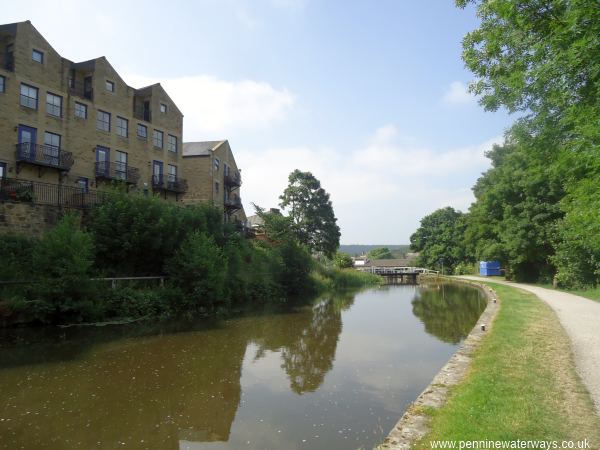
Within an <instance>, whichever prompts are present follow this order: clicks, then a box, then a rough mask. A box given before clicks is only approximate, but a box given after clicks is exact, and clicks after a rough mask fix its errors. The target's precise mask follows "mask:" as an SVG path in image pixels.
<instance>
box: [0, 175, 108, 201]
mask: <svg viewBox="0 0 600 450" xmlns="http://www.w3.org/2000/svg"><path fill="white" fill-rule="evenodd" d="M105 198H106V196H105V194H104V193H102V192H97V191H90V190H88V189H82V188H80V187H74V186H65V185H60V184H50V183H40V182H37V181H25V180H17V179H13V178H0V202H20V203H33V204H38V205H53V206H65V207H71V208H89V207H91V206H94V205H97V204H99V203H102V202H103V201H104V200H105Z"/></svg>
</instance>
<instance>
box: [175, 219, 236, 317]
mask: <svg viewBox="0 0 600 450" xmlns="http://www.w3.org/2000/svg"><path fill="white" fill-rule="evenodd" d="M167 273H168V274H169V277H170V281H171V283H172V284H173V285H175V286H177V287H178V288H179V289H181V291H182V293H183V298H182V299H181V304H180V305H179V309H182V310H186V311H196V310H198V309H200V308H212V307H214V306H215V305H217V304H218V303H220V302H223V301H224V293H225V282H226V278H227V259H226V258H225V256H224V255H223V251H222V249H221V248H219V246H218V245H217V244H216V242H215V240H214V239H213V238H212V237H211V236H208V235H206V234H204V233H201V232H198V231H195V232H193V233H192V234H191V235H190V236H188V237H187V238H186V239H185V241H183V243H182V244H181V247H180V248H179V250H177V252H176V253H175V256H174V257H173V258H172V259H171V260H170V261H169V263H168V265H167Z"/></svg>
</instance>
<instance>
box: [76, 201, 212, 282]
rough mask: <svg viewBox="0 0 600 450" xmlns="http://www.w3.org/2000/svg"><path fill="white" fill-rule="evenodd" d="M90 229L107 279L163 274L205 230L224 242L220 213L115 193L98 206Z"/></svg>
mask: <svg viewBox="0 0 600 450" xmlns="http://www.w3.org/2000/svg"><path fill="white" fill-rule="evenodd" d="M87 227H88V229H89V231H90V232H91V233H92V234H93V235H94V241H95V244H96V254H97V259H96V266H97V269H99V270H100V271H102V272H103V273H105V274H107V275H115V274H124V275H127V276H138V275H139V276H141V275H159V274H162V273H164V263H165V261H167V260H168V259H169V258H171V257H172V256H173V254H174V253H175V251H176V250H177V249H178V248H179V246H180V245H181V243H182V242H183V240H184V239H185V238H186V237H187V236H188V235H189V234H190V233H192V232H194V231H200V232H203V233H206V234H208V235H210V236H213V237H214V238H215V239H220V240H222V232H223V231H222V224H221V213H220V212H219V210H218V209H216V208H214V207H212V206H208V205H200V206H193V207H187V208H181V207H180V206H178V205H175V204H173V203H167V202H164V201H161V200H160V199H158V198H155V197H144V196H141V195H127V194H124V193H113V194H112V195H111V197H110V201H108V202H105V203H102V204H101V205H99V206H97V207H96V208H94V210H93V211H92V213H91V215H90V217H89V220H87Z"/></svg>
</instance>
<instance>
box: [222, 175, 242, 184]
mask: <svg viewBox="0 0 600 450" xmlns="http://www.w3.org/2000/svg"><path fill="white" fill-rule="evenodd" d="M224 181H225V186H229V187H231V188H239V187H240V186H241V185H242V176H241V175H240V173H239V172H236V173H234V174H233V175H225V180H224Z"/></svg>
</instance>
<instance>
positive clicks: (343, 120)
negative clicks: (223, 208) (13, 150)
mask: <svg viewBox="0 0 600 450" xmlns="http://www.w3.org/2000/svg"><path fill="white" fill-rule="evenodd" d="M102 5H103V6H102V8H99V6H98V3H91V2H90V3H87V2H84V1H75V0H56V1H54V2H40V1H29V0H21V1H20V2H18V4H17V3H16V2H15V3H13V4H12V5H11V8H10V9H8V10H7V11H5V12H4V13H3V16H4V19H3V22H5V23H8V22H14V21H21V20H27V19H29V20H31V21H32V23H33V25H34V26H36V27H37V28H38V30H39V31H40V32H41V33H42V34H44V36H45V37H46V38H47V39H48V40H49V42H50V43H51V44H52V45H53V46H54V47H55V49H56V50H57V51H58V52H59V53H61V54H62V55H63V56H65V57H67V58H69V59H73V60H85V59H91V58H93V57H97V56H101V55H104V56H106V57H107V58H108V60H109V61H110V62H111V63H112V64H113V66H114V67H115V68H116V70H117V71H118V72H119V73H121V75H122V76H123V77H124V79H125V81H127V82H128V83H129V84H131V85H132V86H134V87H139V86H142V85H144V84H148V83H150V82H155V81H160V82H161V83H162V84H163V86H165V88H166V89H167V91H168V92H169V93H170V95H171V96H172V97H173V99H174V100H175V102H176V103H177V104H178V105H179V106H180V109H182V111H183V113H184V115H185V119H184V127H185V128H184V141H196V140H213V139H224V138H225V139H229V141H230V144H231V146H232V149H233V151H234V154H235V155H236V160H237V163H238V166H240V167H242V169H243V170H242V174H243V181H244V184H243V186H242V191H241V194H242V198H243V200H244V204H245V206H246V211H247V213H248V214H251V213H252V207H251V202H254V203H257V204H259V205H261V206H264V207H272V206H276V204H277V203H278V198H277V197H278V196H279V195H280V193H281V192H282V191H283V189H284V188H285V185H286V180H287V175H288V174H289V172H291V171H292V170H293V169H295V168H298V169H300V170H305V171H312V172H313V173H314V174H315V176H317V178H319V179H320V180H321V183H322V185H323V187H324V188H325V189H326V190H327V191H328V192H330V194H331V199H332V201H333V205H334V209H335V212H336V215H337V217H338V219H339V225H340V227H341V231H342V243H347V244H350V243H363V244H368V243H388V244H402V243H407V242H408V239H409V236H410V234H411V233H412V232H414V230H415V229H416V227H417V226H418V223H419V220H420V218H421V217H422V216H423V215H424V214H427V213H429V212H432V211H433V210H435V209H436V208H439V207H442V206H447V205H450V206H453V207H456V208H459V209H462V210H466V209H467V208H468V205H469V203H470V202H471V201H472V199H473V197H472V194H471V190H470V188H471V186H472V185H473V183H474V181H475V180H476V179H477V177H478V176H479V174H480V173H481V172H482V171H484V170H485V169H486V168H487V167H488V162H487V160H486V159H485V158H484V157H483V153H484V151H485V150H487V149H489V148H490V147H491V145H492V143H493V142H499V141H500V140H501V137H502V134H503V132H504V130H505V129H506V128H507V127H508V125H509V124H510V122H511V121H512V118H509V117H508V116H507V114H505V113H503V112H496V113H486V112H484V111H483V110H482V109H481V107H479V106H478V105H477V103H476V100H475V99H473V98H472V97H471V96H470V95H469V94H467V93H466V91H465V87H466V84H467V83H468V82H469V81H470V80H471V79H472V76H471V74H470V73H469V72H468V71H467V70H466V69H465V68H464V64H463V62H462V60H461V59H460V54H461V39H462V37H463V36H464V34H465V33H466V32H468V31H469V30H472V29H474V28H475V27H476V26H477V19H476V17H475V14H474V12H473V10H472V9H467V10H460V9H457V8H456V7H455V6H454V3H453V2H452V1H442V0H428V1H426V0H423V1H419V2H414V1H412V2H409V1H401V0H396V1H392V0H390V1H326V0H321V1H317V0H254V1H243V0H220V1H217V0H214V1H195V2H184V1H171V2H148V1H146V2H123V1H121V2H117V1H113V0H108V1H105V2H103V3H102Z"/></svg>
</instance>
